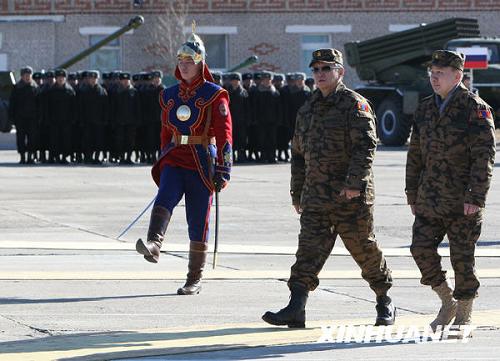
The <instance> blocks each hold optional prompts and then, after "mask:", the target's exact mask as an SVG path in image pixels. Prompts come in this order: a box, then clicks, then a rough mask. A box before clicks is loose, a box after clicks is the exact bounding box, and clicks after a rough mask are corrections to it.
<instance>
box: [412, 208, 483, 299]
mask: <svg viewBox="0 0 500 361" xmlns="http://www.w3.org/2000/svg"><path fill="white" fill-rule="evenodd" d="M481 219H482V211H479V212H478V213H476V214H472V215H468V216H464V215H462V216H461V217H456V218H433V217H424V216H418V215H417V216H416V217H415V222H414V224H413V238H412V243H411V247H410V250H411V254H412V256H413V259H414V260H415V262H416V263H417V266H418V268H419V269H420V272H421V273H422V278H421V280H420V282H421V283H422V284H423V285H428V286H431V287H436V286H439V285H440V284H441V283H442V282H443V281H444V280H445V279H446V271H444V270H443V269H442V267H441V256H439V254H438V251H437V250H438V246H439V244H440V243H441V241H442V240H443V238H444V236H445V234H447V235H448V239H449V244H450V261H451V264H452V267H453V271H454V272H455V290H454V292H453V297H455V299H457V300H464V299H470V298H474V297H476V296H477V290H478V289H479V279H478V278H477V274H476V269H475V260H474V251H475V247H476V242H477V240H478V239H479V235H480V234H481V224H482V221H481Z"/></svg>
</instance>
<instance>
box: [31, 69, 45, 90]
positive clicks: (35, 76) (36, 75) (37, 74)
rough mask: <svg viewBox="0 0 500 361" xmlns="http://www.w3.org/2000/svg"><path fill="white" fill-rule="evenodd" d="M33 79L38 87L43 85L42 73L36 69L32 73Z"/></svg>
mask: <svg viewBox="0 0 500 361" xmlns="http://www.w3.org/2000/svg"><path fill="white" fill-rule="evenodd" d="M33 81H34V82H35V83H36V85H38V87H41V86H42V85H43V74H42V72H39V71H36V72H34V73H33Z"/></svg>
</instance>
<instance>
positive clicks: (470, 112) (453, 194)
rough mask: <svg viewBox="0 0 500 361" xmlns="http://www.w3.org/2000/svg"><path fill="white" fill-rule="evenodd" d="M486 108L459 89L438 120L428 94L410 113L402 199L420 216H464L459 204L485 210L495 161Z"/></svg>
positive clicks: (435, 107)
mask: <svg viewBox="0 0 500 361" xmlns="http://www.w3.org/2000/svg"><path fill="white" fill-rule="evenodd" d="M480 111H486V112H489V114H490V115H491V114H492V111H491V109H490V107H489V106H488V104H486V103H485V102H484V101H483V100H482V99H481V98H479V97H478V96H477V95H475V94H473V93H471V92H469V91H468V90H467V88H465V86H463V85H462V84H461V85H459V88H458V89H457V90H456V92H455V94H454V95H453V98H452V99H451V100H450V102H449V103H448V105H447V106H446V108H445V111H444V113H443V115H442V116H440V114H439V109H438V107H437V105H436V103H435V99H434V97H433V96H430V97H428V98H425V99H424V100H423V101H422V102H421V104H420V106H419V107H418V109H417V111H416V113H415V123H414V126H413V132H412V136H411V142H410V147H409V149H408V155H407V162H406V196H407V199H408V204H414V205H415V208H416V211H417V213H418V214H420V215H425V216H429V217H450V216H451V217H454V216H460V215H463V206H464V203H471V204H475V205H477V206H479V207H484V203H485V200H486V194H487V193H488V189H489V187H490V181H491V176H492V173H493V165H494V159H495V129H494V125H493V118H492V117H491V116H490V117H488V118H480V117H479V112H480Z"/></svg>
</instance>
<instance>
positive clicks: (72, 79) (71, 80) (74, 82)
mask: <svg viewBox="0 0 500 361" xmlns="http://www.w3.org/2000/svg"><path fill="white" fill-rule="evenodd" d="M68 84H69V85H71V87H72V88H73V90H74V91H77V89H78V78H77V74H76V73H75V72H71V73H69V74H68Z"/></svg>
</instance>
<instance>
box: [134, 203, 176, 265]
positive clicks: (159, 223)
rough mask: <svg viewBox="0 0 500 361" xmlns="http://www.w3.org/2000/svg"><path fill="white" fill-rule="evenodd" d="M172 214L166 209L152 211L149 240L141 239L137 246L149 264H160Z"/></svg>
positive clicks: (158, 208)
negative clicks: (163, 243)
mask: <svg viewBox="0 0 500 361" xmlns="http://www.w3.org/2000/svg"><path fill="white" fill-rule="evenodd" d="M170 216H171V214H170V212H169V210H168V209H166V208H165V207H161V206H155V207H153V210H152V211H151V219H150V220H149V229H148V238H147V242H144V241H143V240H142V239H140V238H139V240H138V241H137V243H136V244H135V249H136V250H137V252H139V253H140V254H142V255H144V258H145V259H146V261H148V262H152V263H158V259H159V257H160V248H161V244H162V242H163V238H164V236H165V232H166V231H167V226H168V223H169V222H170Z"/></svg>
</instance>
